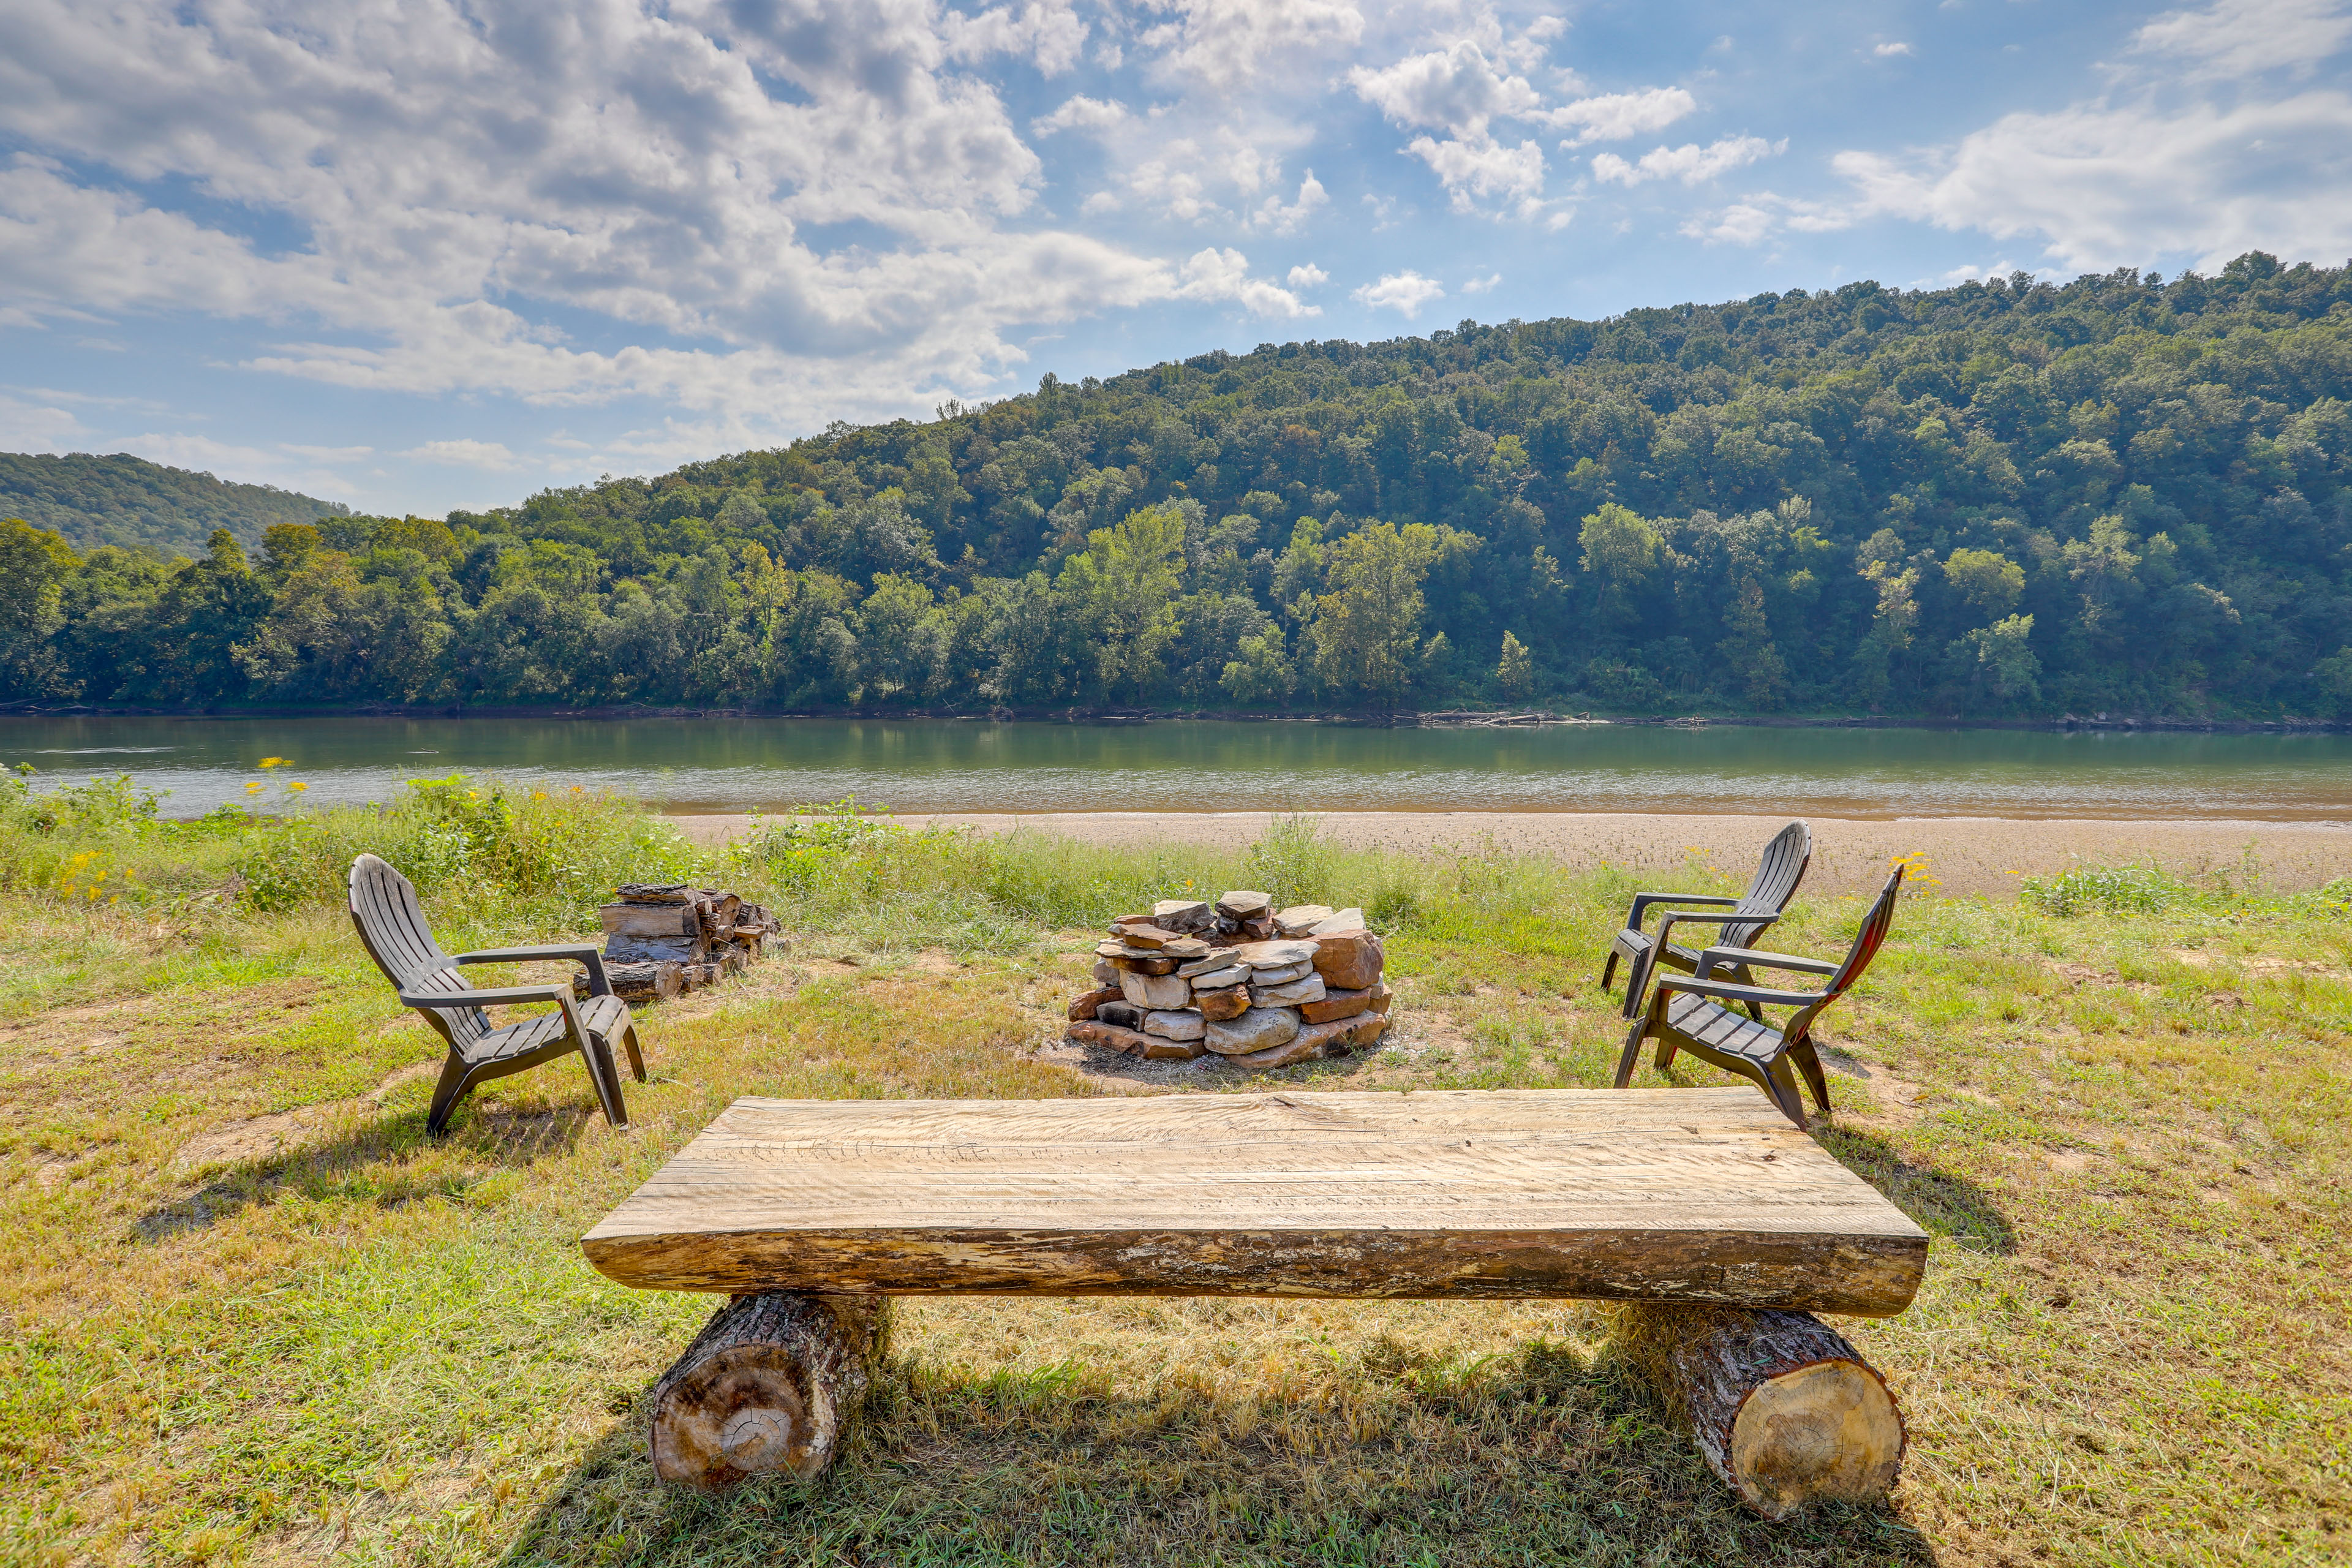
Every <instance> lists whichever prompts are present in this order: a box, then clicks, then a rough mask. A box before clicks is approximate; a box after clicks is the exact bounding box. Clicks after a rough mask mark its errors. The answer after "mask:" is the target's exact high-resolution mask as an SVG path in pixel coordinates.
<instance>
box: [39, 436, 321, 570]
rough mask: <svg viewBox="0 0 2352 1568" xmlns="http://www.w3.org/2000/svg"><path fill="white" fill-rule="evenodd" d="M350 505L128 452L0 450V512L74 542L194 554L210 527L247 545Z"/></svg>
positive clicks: (80, 546) (77, 545)
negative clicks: (272, 530) (272, 528)
mask: <svg viewBox="0 0 2352 1568" xmlns="http://www.w3.org/2000/svg"><path fill="white" fill-rule="evenodd" d="M351 510H352V509H351V508H349V507H347V506H345V505H343V504H342V503H341V502H340V501H327V500H318V499H317V498H315V497H312V496H306V495H299V494H297V493H296V492H295V491H292V490H281V489H278V487H277V486H275V485H240V484H232V483H230V482H229V481H227V480H226V479H215V478H214V477H213V476H212V475H210V474H205V473H197V472H194V471H192V470H190V469H187V468H165V467H164V466H163V464H161V463H151V462H149V461H147V460H146V459H145V458H134V457H132V456H131V454H130V453H128V452H116V453H113V454H112V455H110V456H108V457H100V456H97V455H96V454H94V453H89V452H73V453H69V454H68V455H67V456H65V457H56V456H53V455H50V454H46V453H39V452H0V517H21V518H23V519H24V520H25V521H26V522H29V523H32V524H34V525H35V526H36V527H39V528H54V529H56V530H57V531H58V532H59V533H62V534H64V535H65V536H66V539H67V541H68V542H70V543H71V544H73V545H74V547H75V548H77V549H79V550H89V549H91V548H93V547H95V546H97V545H100V544H119V545H122V546H124V547H126V548H129V547H132V546H136V545H141V544H152V545H153V546H154V547H155V548H157V549H159V550H163V551H168V552H171V553H172V554H174V555H201V554H202V553H204V548H205V538H206V536H208V535H209V534H210V533H211V532H212V531H213V530H215V529H216V528H226V529H227V530H228V531H229V532H231V533H232V534H234V535H236V539H237V542H239V543H241V544H244V545H246V546H247V547H248V548H250V547H252V546H255V545H257V544H258V543H259V542H261V531H262V530H263V529H265V528H268V526H269V525H270V524H271V523H274V522H316V521H318V520H319V519H320V518H322V517H348V516H350V515H351Z"/></svg>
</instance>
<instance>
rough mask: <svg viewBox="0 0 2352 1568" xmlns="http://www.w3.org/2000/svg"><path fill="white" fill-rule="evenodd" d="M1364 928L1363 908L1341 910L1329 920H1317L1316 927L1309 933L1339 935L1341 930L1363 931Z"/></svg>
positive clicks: (1308, 933)
mask: <svg viewBox="0 0 2352 1568" xmlns="http://www.w3.org/2000/svg"><path fill="white" fill-rule="evenodd" d="M1363 929H1364V911H1363V910H1340V911H1339V913H1338V914H1335V915H1333V916H1332V917H1331V918H1330V919H1328V920H1321V921H1316V922H1315V929H1314V930H1312V931H1308V932H1307V935H1309V936H1337V935H1338V934H1339V932H1341V931H1362V930H1363Z"/></svg>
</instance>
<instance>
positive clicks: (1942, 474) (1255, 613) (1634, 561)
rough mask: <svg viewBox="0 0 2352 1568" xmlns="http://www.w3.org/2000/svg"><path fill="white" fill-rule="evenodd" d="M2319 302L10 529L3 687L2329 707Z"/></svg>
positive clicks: (1057, 389) (1929, 310) (2178, 295)
mask: <svg viewBox="0 0 2352 1568" xmlns="http://www.w3.org/2000/svg"><path fill="white" fill-rule="evenodd" d="M2348 401H2352V273H2347V270H2344V269H2320V268H2311V267H2308V266H2301V267H2296V268H2281V267H2280V266H2279V265H2278V264H2277V263H2276V262H2275V261H2274V260H2273V259H2272V258H2269V257H2267V256H2263V255H2260V254H2250V255H2248V256H2245V257H2242V258H2240V259H2238V260H2237V261H2235V262H2233V263H2231V265H2230V266H2229V267H2228V268H2226V269H2225V271H2224V272H2223V274H2222V275H2221V277H2218V278H2200V277H2197V276H2194V275H2187V276H2183V277H2181V278H2179V279H2174V280H2173V281H2171V282H2168V283H2165V282H2161V281H2160V280H2159V279H2155V278H2153V277H2142V276H2140V275H2139V274H2137V273H2135V272H2131V271H2122V272H2117V273H2115V274H2112V275H2108V276H2104V277H2090V278H2084V279H2078V280H2076V281H2075V282H2074V283H2071V284H2068V285H2066V286H2064V287H2063V288H2062V287H2053V286H2050V285H2047V284H2037V283H2034V282H2032V281H2031V280H2030V279H2026V278H2025V277H2023V276H2022V275H2020V276H2017V277H2014V278H2011V279H2009V280H2008V281H2006V282H1996V283H1991V284H1980V283H1969V284H1966V285H1963V286H1961V287H1959V288H1957V289H1942V290H1937V291H1932V292H1915V293H1906V292H1903V291H1900V290H1895V289H1884V288H1881V287H1879V286H1878V285H1876V284H1874V283H1856V284H1853V285H1850V286H1848V287H1846V288H1843V289H1837V290H1834V291H1832V292H1823V293H1811V294H1809V293H1807V292H1805V291H1803V290H1801V289H1800V290H1792V291H1790V292H1789V293H1787V294H1781V295H1772V294H1765V295H1759V296H1758V297H1757V298H1755V299H1752V300H1739V301H1735V302H1730V303H1726V304H1720V305H1712V306H1681V307H1676V308H1674V309H1670V310H1635V311H1632V312H1630V313H1628V314H1626V315H1623V316H1621V317H1616V318H1613V319H1611V320H1608V321H1566V320H1561V321H1538V322H1511V323H1507V324H1504V325H1499V326H1479V325H1475V324H1474V323H1470V322H1465V323H1463V324H1462V326H1461V327H1460V328H1458V329H1457V330H1455V331H1440V332H1436V333H1433V334H1432V335H1431V336H1430V337H1429V338H1426V339H1412V338H1408V339H1399V340H1396V341H1393V342H1381V343H1371V344H1356V343H1347V342H1325V343H1287V344H1283V345H1280V346H1278V347H1277V346H1274V345H1266V346H1264V347H1261V348H1260V349H1258V350H1257V351H1256V352H1255V353H1250V354H1246V355H1231V354H1226V353H1211V354H1205V355H1202V356H1201V357H1199V358H1197V359H1193V360H1189V361H1186V362H1184V363H1181V364H1178V363H1169V364H1161V365H1157V366H1153V367H1151V368H1150V369H1148V370H1139V371H1132V372H1129V373H1128V374H1124V375H1121V376H1118V377H1116V378H1114V379H1112V380H1110V381H1108V382H1103V383H1097V382H1096V381H1095V380H1093V379H1092V378H1089V379H1087V380H1086V381H1084V382H1081V383H1077V384H1068V383H1064V382H1060V381H1058V380H1056V379H1055V377H1053V376H1051V375H1048V376H1046V377H1045V380H1044V381H1043V383H1042V384H1040V386H1039V388H1038V390H1037V391H1036V392H1035V393H1034V394H1031V395H1024V396H1019V397H1013V398H1009V399H1007V400H1005V401H1003V402H1002V403H997V404H993V405H986V406H982V407H980V408H974V409H962V408H957V407H954V406H952V405H950V406H949V407H946V408H943V409H942V410H941V411H940V415H941V416H940V418H939V419H938V420H936V421H934V422H927V423H921V424H917V423H911V422H903V421H902V422H900V423H898V424H893V425H887V426H871V427H866V428H852V427H849V426H839V425H836V426H833V427H832V428H830V429H829V430H827V431H826V432H825V434H824V436H822V437H813V438H810V439H808V440H804V441H800V442H797V443H795V444H793V446H792V447H789V448H785V449H782V450H775V451H762V452H751V453H745V454H742V455H740V456H736V457H730V458H715V459H712V460H710V461H709V462H703V463H697V464H693V465H689V466H688V467H687V468H681V469H679V470H678V471H677V472H676V473H673V474H669V475H666V476H664V477H662V478H660V479H614V480H607V481H605V482H603V483H600V484H597V485H593V486H586V487H582V488H579V489H562V490H551V491H546V492H543V493H541V494H540V495H536V496H533V497H531V498H530V500H527V501H525V502H523V503H522V504H521V505H520V506H518V507H516V508H513V509H512V510H499V511H495V512H490V513H487V514H478V515H475V514H467V513H456V514H453V515H452V516H451V517H450V518H449V519H448V520H447V521H446V523H440V522H432V521H424V520H419V519H414V518H409V519H398V520H389V519H369V518H347V519H334V520H330V521H325V522H322V523H320V524H319V525H318V526H316V527H310V526H281V527H277V528H273V529H271V530H269V531H268V538H267V541H266V543H265V546H264V548H263V549H262V551H261V552H259V555H258V557H257V558H256V559H252V560H248V559H247V556H246V553H245V552H243V551H241V550H240V549H239V548H238V547H237V545H236V542H235V541H233V540H231V539H230V538H228V537H227V536H226V535H225V534H222V535H215V537H214V540H213V542H212V544H211V546H210V550H209V552H208V553H207V554H206V555H205V557H204V558H203V559H200V560H195V561H193V562H188V563H163V562H160V561H156V560H152V559H149V558H146V557H142V556H139V555H135V554H131V553H128V552H123V551H121V550H117V549H99V550H96V551H92V552H89V553H87V554H78V553H76V552H73V551H71V550H68V548H67V547H66V544H65V542H63V541H58V540H56V539H54V538H53V537H45V536H43V535H41V534H40V533H38V532H37V531H35V530H32V529H26V528H16V529H14V530H12V531H9V532H8V533H7V534H6V537H5V541H0V556H5V560H0V574H5V589H0V592H5V594H6V595H10V596H11V597H12V599H13V605H11V607H10V608H9V609H8V611H7V621H6V623H5V624H6V625H7V626H9V627H12V628H14V629H13V630H10V631H8V632H7V633H6V634H5V636H6V637H7V641H6V642H5V646H0V684H5V689H6V691H7V694H8V695H9V696H10V697H13V698H16V699H18V700H23V699H27V698H50V699H75V698H79V699H80V700H89V701H123V702H142V703H173V704H205V703H218V702H247V701H272V702H299V703H322V704H337V703H360V702H436V703H437V702H462V703H475V704H511V703H564V704H591V703H629V702H646V703H691V704H725V705H730V706H746V707H773V708H807V707H824V706H836V705H846V704H855V705H858V706H862V707H866V708H869V709H872V708H883V709H887V708H889V707H893V706H925V707H929V708H946V707H954V708H964V709H984V708H989V707H992V706H1005V707H1011V708H1014V709H1017V710H1038V709H1048V708H1059V707H1066V706H1070V705H1089V706H1103V705H1131V706H1155V707H1181V708H1189V709H1212V708H1224V709H1246V710H1271V709H1276V708H1280V707H1284V706H1289V707H1293V708H1299V707H1312V708H1317V709H1336V708H1347V709H1356V710H1367V709H1369V710H1383V709H1391V708H1397V707H1413V706H1420V707H1434V706H1447V705H1452V704H1456V703H1465V702H1485V701H1505V702H1514V703H1516V702H1523V701H1540V702H1549V703H1552V704H1555V705H1560V706H1566V707H1571V708H1579V709H1582V708H1591V709H1596V710H1603V711H1619V712H1668V711H1672V712H1692V711H1706V710H1714V711H1784V712H1865V711H1874V712H1885V713H1889V714H1906V713H1921V714H1951V715H1963V716H1975V717H1993V716H2032V715H2038V714H2052V713H2057V712H2061V711H2074V712H2078V713H2089V712H2098V711H2116V712H2128V713H2137V714H2146V715H2159V714H2165V715H2177V716H2206V717H2214V718H2262V719H2269V718H2278V717H2282V716H2284V717H2336V716H2340V717H2347V718H2352V651H2347V642H2352V406H2347V402H2348Z"/></svg>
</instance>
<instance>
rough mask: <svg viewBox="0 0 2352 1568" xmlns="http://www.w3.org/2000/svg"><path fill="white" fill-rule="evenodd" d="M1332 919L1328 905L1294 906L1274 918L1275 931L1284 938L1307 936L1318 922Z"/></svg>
mask: <svg viewBox="0 0 2352 1568" xmlns="http://www.w3.org/2000/svg"><path fill="white" fill-rule="evenodd" d="M1330 918H1331V906H1330V905H1328V904H1293V905H1291V906H1290V907H1289V908H1288V909H1286V910H1283V911H1282V912H1281V913H1279V914H1277V915H1276V916H1275V917H1274V929H1275V930H1276V931H1280V932H1281V933H1282V934H1283V935H1284V936H1305V935H1306V934H1307V932H1308V931H1313V930H1314V929H1315V922H1316V921H1328V920H1329V919H1330Z"/></svg>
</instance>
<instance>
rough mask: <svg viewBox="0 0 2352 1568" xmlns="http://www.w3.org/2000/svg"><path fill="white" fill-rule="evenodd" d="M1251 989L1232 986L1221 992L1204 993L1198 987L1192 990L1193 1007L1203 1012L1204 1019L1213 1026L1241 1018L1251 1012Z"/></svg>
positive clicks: (1244, 986)
mask: <svg viewBox="0 0 2352 1568" xmlns="http://www.w3.org/2000/svg"><path fill="white" fill-rule="evenodd" d="M1192 1005H1193V1006H1195V1007H1198V1008H1199V1009H1200V1010H1201V1016H1202V1017H1203V1018H1206V1019H1208V1020H1209V1022H1211V1023H1213V1024H1221V1023H1223V1022H1224V1021H1225V1020H1226V1019H1227V1018H1238V1017H1240V1016H1242V1015H1243V1014H1244V1013H1246V1012H1248V1011H1249V1005H1250V995H1249V987H1248V986H1246V985H1231V986H1227V987H1226V988H1224V989H1223V990H1221V991H1203V990H1202V989H1201V988H1200V987H1199V986H1197V985H1196V986H1194V987H1193V988H1192Z"/></svg>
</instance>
